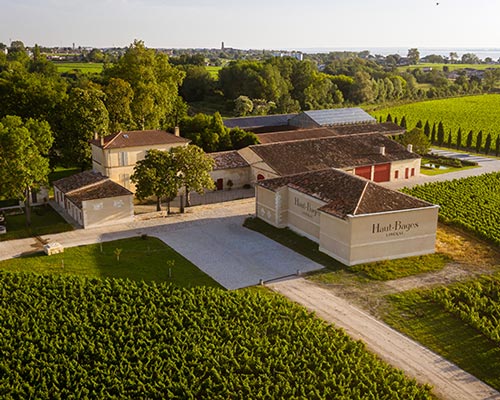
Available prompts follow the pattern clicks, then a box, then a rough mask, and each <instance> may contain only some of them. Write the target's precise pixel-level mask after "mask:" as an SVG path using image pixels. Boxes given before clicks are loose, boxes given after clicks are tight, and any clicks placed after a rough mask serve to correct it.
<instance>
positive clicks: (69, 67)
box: [54, 62, 104, 74]
mask: <svg viewBox="0 0 500 400" xmlns="http://www.w3.org/2000/svg"><path fill="white" fill-rule="evenodd" d="M54 64H55V65H56V67H57V71H58V72H59V73H64V72H70V71H73V70H79V71H80V72H82V73H84V74H99V73H101V71H102V69H103V66H104V64H102V63H91V62H89V63H79V62H75V63H68V62H64V63H57V62H55V63H54Z"/></svg>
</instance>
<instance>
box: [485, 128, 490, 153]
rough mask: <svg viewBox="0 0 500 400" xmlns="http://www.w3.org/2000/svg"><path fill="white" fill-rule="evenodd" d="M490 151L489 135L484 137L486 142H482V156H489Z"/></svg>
mask: <svg viewBox="0 0 500 400" xmlns="http://www.w3.org/2000/svg"><path fill="white" fill-rule="evenodd" d="M490 149H491V133H488V136H486V142H484V154H489V152H490Z"/></svg>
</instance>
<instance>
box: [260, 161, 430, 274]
mask: <svg viewBox="0 0 500 400" xmlns="http://www.w3.org/2000/svg"><path fill="white" fill-rule="evenodd" d="M256 216H257V217H258V218H261V219H262V220H264V221H266V222H267V223H269V224H271V225H273V226H275V227H278V228H284V227H288V228H290V229H291V230H293V231H295V232H297V233H299V234H301V235H303V236H306V237H308V238H310V239H311V240H313V241H315V242H317V243H319V249H320V251H322V252H324V253H326V254H328V255H330V256H331V257H333V258H335V259H337V260H338V261H340V262H342V263H343V264H345V265H355V264H361V263H365V262H372V261H379V260H386V259H394V258H402V257H408V256H414V255H422V254H429V253H433V252H434V247H435V240H436V229H437V217H438V206H436V205H433V204H430V203H427V202H424V201H422V200H419V199H416V198H413V197H411V196H407V195H405V194H402V193H399V192H395V191H392V190H389V189H387V188H384V187H382V186H379V185H377V184H375V183H373V182H370V181H368V180H366V179H363V178H359V177H356V176H353V175H351V174H348V173H346V172H343V171H338V170H332V169H329V170H322V171H315V172H308V173H303V174H297V175H292V176H288V177H283V178H276V179H270V180H264V181H261V182H259V183H258V184H257V186H256Z"/></svg>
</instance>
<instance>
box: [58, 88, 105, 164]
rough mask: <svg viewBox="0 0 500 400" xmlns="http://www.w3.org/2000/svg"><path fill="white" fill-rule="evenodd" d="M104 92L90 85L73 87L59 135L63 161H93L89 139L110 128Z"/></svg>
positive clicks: (84, 162) (78, 162) (77, 162)
mask: <svg viewBox="0 0 500 400" xmlns="http://www.w3.org/2000/svg"><path fill="white" fill-rule="evenodd" d="M103 99H104V93H103V92H102V91H101V90H100V89H99V88H97V87H95V86H93V85H90V86H89V87H88V88H87V89H81V88H74V89H72V90H71V92H70V93H69V98H68V102H67V103H66V106H65V108H64V116H63V121H62V128H61V131H60V132H59V133H58V137H57V138H56V145H57V148H58V151H59V152H60V156H61V161H62V162H63V164H65V165H78V166H80V168H81V169H82V171H83V170H84V169H85V168H88V167H89V166H90V165H91V159H92V154H91V150H90V145H89V141H90V140H92V139H93V137H94V135H95V133H98V134H100V135H104V134H106V133H107V132H108V124H109V117H108V111H107V109H106V107H105V105H104V102H103Z"/></svg>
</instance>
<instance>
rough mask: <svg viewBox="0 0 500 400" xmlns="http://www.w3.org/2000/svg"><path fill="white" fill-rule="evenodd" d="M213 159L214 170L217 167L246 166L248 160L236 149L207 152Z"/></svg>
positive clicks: (217, 168)
mask: <svg viewBox="0 0 500 400" xmlns="http://www.w3.org/2000/svg"><path fill="white" fill-rule="evenodd" d="M208 155H209V156H210V157H212V158H213V159H214V161H215V165H214V171H215V170H219V169H231V168H243V167H248V166H249V164H248V162H247V161H246V160H245V159H244V158H243V157H242V156H241V155H240V154H239V153H238V151H236V150H231V151H219V152H217V153H209V154H208Z"/></svg>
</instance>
